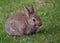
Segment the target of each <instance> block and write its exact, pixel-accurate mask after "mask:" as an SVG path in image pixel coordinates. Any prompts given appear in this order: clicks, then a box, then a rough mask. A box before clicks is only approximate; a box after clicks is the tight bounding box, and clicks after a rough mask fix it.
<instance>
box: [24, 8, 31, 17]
mask: <svg viewBox="0 0 60 43" xmlns="http://www.w3.org/2000/svg"><path fill="white" fill-rule="evenodd" d="M24 13H25V14H26V16H27V17H29V16H30V11H29V9H28V8H27V7H24Z"/></svg>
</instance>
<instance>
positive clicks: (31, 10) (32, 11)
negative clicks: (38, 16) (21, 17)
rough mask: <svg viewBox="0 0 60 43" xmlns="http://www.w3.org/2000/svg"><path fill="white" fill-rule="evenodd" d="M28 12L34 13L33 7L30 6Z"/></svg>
mask: <svg viewBox="0 0 60 43" xmlns="http://www.w3.org/2000/svg"><path fill="white" fill-rule="evenodd" d="M30 12H31V13H34V7H33V5H32V6H31V9H30Z"/></svg>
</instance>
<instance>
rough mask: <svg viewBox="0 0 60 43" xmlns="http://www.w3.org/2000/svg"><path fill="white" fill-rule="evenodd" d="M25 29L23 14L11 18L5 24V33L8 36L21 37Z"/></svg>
mask: <svg viewBox="0 0 60 43" xmlns="http://www.w3.org/2000/svg"><path fill="white" fill-rule="evenodd" d="M25 27H26V18H25V16H24V14H16V15H13V16H11V17H10V18H8V19H7V21H6V22H5V31H6V32H7V33H8V34H10V35H21V34H23V33H24V31H25V30H24V29H25Z"/></svg>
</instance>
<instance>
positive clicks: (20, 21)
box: [5, 5, 42, 36]
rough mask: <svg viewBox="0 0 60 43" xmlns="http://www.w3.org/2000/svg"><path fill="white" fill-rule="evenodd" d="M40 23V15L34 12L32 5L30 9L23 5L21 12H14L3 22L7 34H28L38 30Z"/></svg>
mask: <svg viewBox="0 0 60 43" xmlns="http://www.w3.org/2000/svg"><path fill="white" fill-rule="evenodd" d="M41 25H42V22H41V19H40V17H39V16H38V15H37V14H36V13H35V12H34V8H33V5H32V6H31V7H30V10H29V9H28V8H27V7H24V13H23V14H14V15H12V16H11V17H9V18H8V19H7V20H6V22H5V31H6V32H7V33H8V34H9V35H20V36H22V35H29V34H32V33H37V32H38V27H40V26H41Z"/></svg>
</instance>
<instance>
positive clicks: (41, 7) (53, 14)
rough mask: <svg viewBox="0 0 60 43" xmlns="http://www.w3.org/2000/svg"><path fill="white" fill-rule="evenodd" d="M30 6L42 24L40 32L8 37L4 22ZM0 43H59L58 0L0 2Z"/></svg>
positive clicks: (59, 5)
mask: <svg viewBox="0 0 60 43" xmlns="http://www.w3.org/2000/svg"><path fill="white" fill-rule="evenodd" d="M32 4H33V5H34V8H35V12H37V14H38V15H39V16H40V17H41V20H42V23H43V24H42V26H41V28H40V31H41V32H40V33H37V34H34V35H29V36H23V37H20V36H10V35H8V34H7V33H6V32H5V31H4V29H5V27H4V23H5V20H6V19H7V18H8V17H9V16H11V15H12V14H13V13H14V12H20V13H22V12H23V7H24V6H28V7H29V6H31V5H32ZM0 43H60V0H0Z"/></svg>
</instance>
